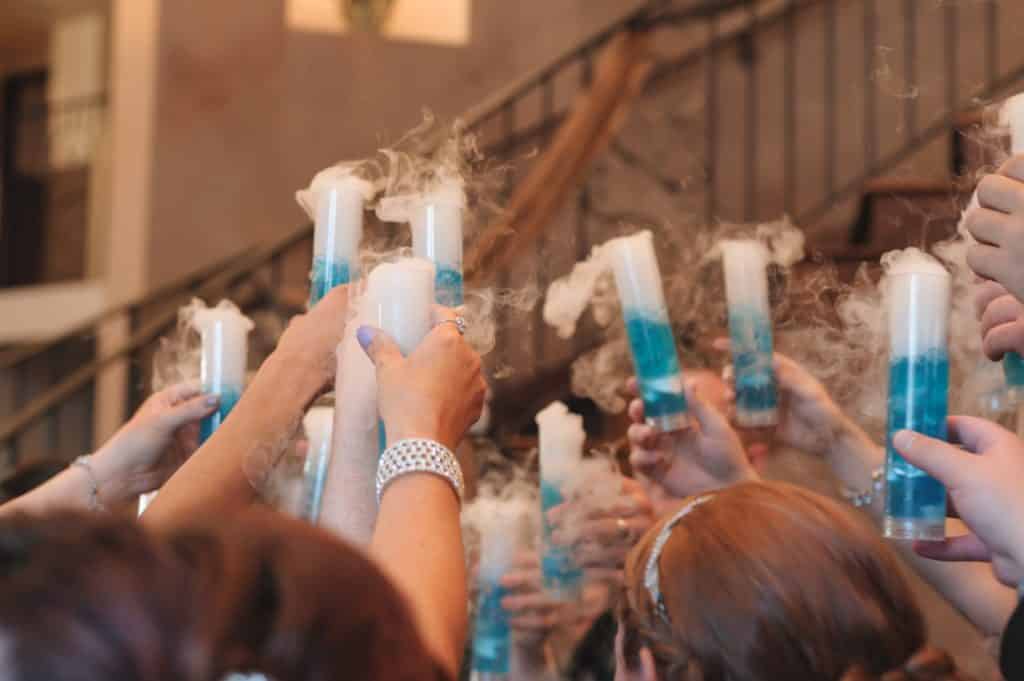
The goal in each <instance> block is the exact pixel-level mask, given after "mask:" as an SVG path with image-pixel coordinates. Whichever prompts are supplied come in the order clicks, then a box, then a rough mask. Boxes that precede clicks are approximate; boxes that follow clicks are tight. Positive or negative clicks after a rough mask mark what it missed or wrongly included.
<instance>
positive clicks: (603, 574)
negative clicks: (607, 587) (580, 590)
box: [585, 567, 625, 585]
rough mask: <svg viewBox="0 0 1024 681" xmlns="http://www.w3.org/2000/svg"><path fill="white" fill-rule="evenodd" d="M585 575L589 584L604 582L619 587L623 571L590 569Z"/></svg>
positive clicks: (602, 568)
mask: <svg viewBox="0 0 1024 681" xmlns="http://www.w3.org/2000/svg"><path fill="white" fill-rule="evenodd" d="M585 573H586V576H587V579H588V580H589V581H591V582H605V583H608V584H613V585H615V584H619V585H621V584H622V582H623V580H624V578H625V577H624V575H623V571H622V570H619V569H616V568H605V567H591V568H587V569H586V570H585Z"/></svg>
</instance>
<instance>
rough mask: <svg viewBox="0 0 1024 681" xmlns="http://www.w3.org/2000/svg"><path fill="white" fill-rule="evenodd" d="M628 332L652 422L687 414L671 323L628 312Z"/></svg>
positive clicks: (645, 407) (638, 380) (641, 394)
mask: <svg viewBox="0 0 1024 681" xmlns="http://www.w3.org/2000/svg"><path fill="white" fill-rule="evenodd" d="M625 319H626V333H627V335H628V336H629V347H630V350H631V351H632V354H633V364H634V366H635V367H636V378H637V382H638V383H639V384H640V396H641V397H642V398H643V401H644V413H645V415H646V417H647V418H648V419H658V418H661V417H666V416H675V415H677V414H685V413H686V411H687V406H686V397H685V396H684V395H683V391H682V380H681V372H680V370H679V355H678V353H677V352H676V341H675V337H674V336H673V335H672V327H671V326H670V325H669V323H668V321H667V320H661V319H651V318H650V317H645V316H643V315H640V314H635V313H630V312H626V313H625Z"/></svg>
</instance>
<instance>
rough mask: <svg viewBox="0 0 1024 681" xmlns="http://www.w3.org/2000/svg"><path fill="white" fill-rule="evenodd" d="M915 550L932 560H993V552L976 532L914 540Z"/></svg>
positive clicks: (976, 561) (975, 561) (974, 561)
mask: <svg viewBox="0 0 1024 681" xmlns="http://www.w3.org/2000/svg"><path fill="white" fill-rule="evenodd" d="M914 552H915V553H916V554H918V555H919V556H924V557H925V558H931V559H932V560H942V561H967V562H973V563H978V562H988V561H991V560H992V552H991V551H989V549H988V547H987V546H985V543H984V542H982V541H981V539H980V538H978V536H977V535H975V534H965V535H962V536H959V537H950V538H949V539H946V540H945V541H938V542H914Z"/></svg>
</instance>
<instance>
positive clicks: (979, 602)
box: [775, 355, 1016, 635]
mask: <svg viewBox="0 0 1024 681" xmlns="http://www.w3.org/2000/svg"><path fill="white" fill-rule="evenodd" d="M775 369H776V376H777V378H778V382H779V391H780V394H781V395H780V396H781V398H782V399H781V403H782V405H783V414H782V419H781V422H780V430H779V432H778V433H777V437H778V438H779V440H780V441H781V442H782V443H783V444H786V445H788V446H791V447H798V448H801V449H805V450H806V451H808V452H810V453H820V455H822V456H823V457H824V458H825V460H826V462H827V463H828V464H829V467H830V468H831V470H832V472H833V474H834V475H835V477H836V479H837V481H838V482H839V484H840V485H841V486H842V487H843V488H845V489H847V490H850V491H851V492H858V493H859V492H866V491H871V490H872V488H873V480H872V477H873V474H874V472H875V471H877V470H880V469H882V468H883V467H884V466H885V449H884V448H883V447H881V446H879V445H877V444H876V443H875V442H874V441H873V440H872V439H871V438H870V437H869V436H868V435H867V433H865V432H864V431H863V430H862V429H861V428H860V427H859V426H858V425H857V424H856V423H854V422H853V421H852V420H851V419H849V418H848V417H847V416H845V415H844V414H843V413H842V410H841V409H839V407H838V406H837V405H836V404H835V403H834V402H833V401H832V399H831V397H830V396H829V395H828V392H827V391H826V390H825V388H824V387H823V386H822V385H821V384H820V383H819V382H818V381H817V380H816V379H815V378H814V377H813V376H811V375H810V374H809V373H808V372H807V371H806V370H805V369H804V368H803V367H801V366H800V365H799V364H797V363H796V362H794V361H793V360H791V359H789V358H788V357H785V356H782V355H776V360H775ZM814 434H817V438H818V440H817V443H815V442H814V437H813V435H814ZM864 510H866V511H867V512H868V513H869V514H870V515H871V516H872V517H873V518H874V519H875V520H880V519H881V517H882V515H883V513H884V511H885V507H884V499H883V496H882V495H881V494H871V503H870V504H869V505H868V506H867V507H866V508H865V509H864ZM946 531H947V534H950V535H957V534H960V533H962V531H963V525H962V523H961V522H960V521H959V520H956V519H949V520H947V528H946ZM893 546H894V548H895V549H896V550H897V551H898V552H899V553H900V554H901V555H902V556H903V558H904V559H905V560H906V561H907V563H909V564H910V566H911V567H912V568H913V569H914V570H915V571H916V572H917V573H918V574H919V575H921V577H922V578H923V579H925V580H926V581H927V582H928V583H929V584H931V585H932V586H933V587H934V588H935V589H936V590H937V591H938V592H939V593H941V594H942V595H943V596H944V597H945V598H946V599H947V600H948V601H949V602H950V603H952V604H953V605H954V606H955V607H956V608H957V609H958V610H960V612H962V613H963V614H964V616H966V617H967V618H968V619H969V620H970V621H971V622H973V623H974V625H975V626H977V627H978V628H979V629H981V630H982V631H984V632H985V633H987V634H990V635H991V634H997V633H999V632H1000V631H1002V629H1003V627H1004V626H1005V625H1006V620H1007V619H1008V618H1009V616H1010V613H1011V612H1012V611H1013V608H1014V606H1015V605H1016V599H1015V594H1014V593H1013V591H1012V590H1010V589H1007V588H1005V587H1004V586H1002V585H1001V584H999V583H998V582H997V581H996V580H995V579H994V578H993V577H992V573H991V571H990V570H989V569H988V568H987V567H986V566H985V565H984V564H980V563H959V564H955V565H954V564H949V563H941V562H938V561H935V560H929V559H928V558H926V557H923V556H922V555H920V554H919V553H917V552H915V551H914V550H913V547H912V546H911V545H910V544H907V543H904V542H894V543H893Z"/></svg>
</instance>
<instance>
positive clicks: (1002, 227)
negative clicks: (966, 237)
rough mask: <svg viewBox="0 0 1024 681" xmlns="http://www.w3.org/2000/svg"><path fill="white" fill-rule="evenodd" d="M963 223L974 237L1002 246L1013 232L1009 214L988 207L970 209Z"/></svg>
mask: <svg viewBox="0 0 1024 681" xmlns="http://www.w3.org/2000/svg"><path fill="white" fill-rule="evenodd" d="M965 225H966V227H967V231H968V232H970V233H971V235H972V236H973V237H974V238H975V239H977V240H978V241H980V242H982V243H985V244H991V245H993V246H1002V245H1003V244H1004V243H1005V242H1006V238H1007V237H1008V236H1009V235H1010V234H1012V233H1013V223H1012V222H1011V220H1010V216H1008V215H1007V214H1006V213H1000V212H998V211H994V210H989V209H988V208H977V209H975V210H972V211H971V212H970V213H968V215H967V218H966V220H965Z"/></svg>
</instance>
